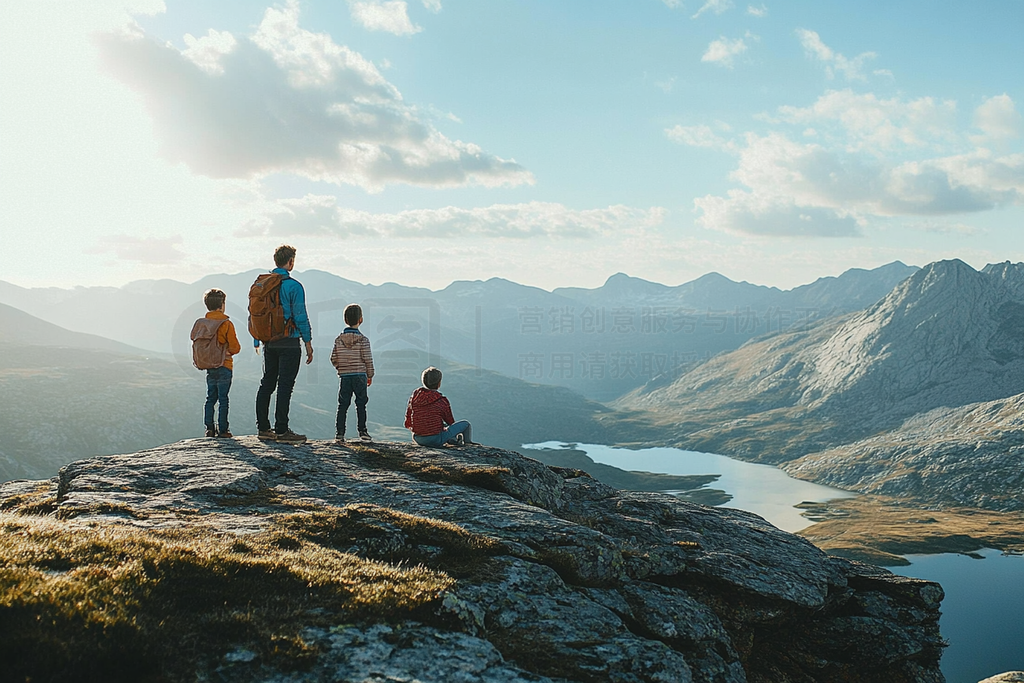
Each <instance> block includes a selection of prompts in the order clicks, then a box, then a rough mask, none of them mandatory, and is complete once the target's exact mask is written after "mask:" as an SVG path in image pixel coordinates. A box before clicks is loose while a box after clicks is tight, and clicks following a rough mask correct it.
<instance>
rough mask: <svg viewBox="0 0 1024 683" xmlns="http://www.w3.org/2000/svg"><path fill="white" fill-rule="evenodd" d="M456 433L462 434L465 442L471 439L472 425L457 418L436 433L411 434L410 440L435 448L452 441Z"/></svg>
mask: <svg viewBox="0 0 1024 683" xmlns="http://www.w3.org/2000/svg"><path fill="white" fill-rule="evenodd" d="M457 434H462V436H463V437H464V438H465V439H466V442H467V443H470V442H472V441H473V427H472V426H471V425H470V424H469V423H468V422H466V421H465V420H459V421H458V422H456V423H455V424H452V425H448V427H447V428H446V429H445V430H444V431H443V432H440V433H438V434H431V435H430V436H420V435H419V434H413V435H412V440H413V441H415V442H416V443H418V444H419V445H421V446H428V447H430V448H437V447H438V446H443V445H444V444H446V443H448V442H449V441H454V440H455V436H456V435H457Z"/></svg>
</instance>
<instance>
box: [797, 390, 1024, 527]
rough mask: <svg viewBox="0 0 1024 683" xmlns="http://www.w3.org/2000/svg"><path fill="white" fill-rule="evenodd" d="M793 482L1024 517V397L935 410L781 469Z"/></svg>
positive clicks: (1017, 396)
mask: <svg viewBox="0 0 1024 683" xmlns="http://www.w3.org/2000/svg"><path fill="white" fill-rule="evenodd" d="M782 469H784V470H785V471H786V472H788V473H789V474H790V476H793V477H797V478H800V479H810V480H813V481H816V482H819V483H822V484H828V485H830V486H836V487H839V488H843V489H847V490H850V491H859V492H861V493H872V494H878V495H885V496H892V497H895V498H913V499H914V500H916V501H918V502H923V503H930V504H933V505H942V506H949V505H957V506H968V507H973V508H984V509H988V510H998V511H1003V512H1006V511H1013V510H1024V394H1018V395H1016V396H1011V397H1010V398H1006V399H1000V400H997V401H987V402H983V403H973V404H971V405H966V406H961V407H958V408H936V409H935V410H932V411H929V412H927V413H923V414H921V415H917V416H915V417H912V418H910V419H909V420H907V421H906V422H904V423H903V424H902V425H901V426H900V427H899V428H897V429H894V430H892V431H889V432H885V433H883V434H879V435H878V436H874V437H871V438H868V439H864V440H862V441H857V442H855V443H852V444H847V445H845V446H838V447H836V448H831V449H828V450H826V451H823V452H820V453H813V454H811V455H807V456H804V457H802V458H800V459H798V460H794V461H792V462H788V463H786V464H785V465H783V466H782Z"/></svg>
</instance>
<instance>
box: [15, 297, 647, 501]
mask: <svg viewBox="0 0 1024 683" xmlns="http://www.w3.org/2000/svg"><path fill="white" fill-rule="evenodd" d="M8 311H11V312H12V313H10V314H9V315H8V316H7V317H6V318H4V320H12V321H14V322H16V323H17V325H16V327H15V328H14V331H16V332H17V334H18V335H19V336H18V338H25V337H28V338H30V339H31V338H32V335H33V334H35V333H38V332H40V331H42V332H44V333H45V334H46V335H47V340H48V341H49V342H51V343H55V342H67V341H72V342H73V341H76V340H83V343H90V344H93V345H96V346H100V347H104V346H109V347H110V348H112V349H121V348H130V347H125V346H124V345H121V344H118V343H116V342H111V341H109V340H104V339H102V338H97V337H92V336H88V335H81V334H79V333H72V332H68V331H67V330H62V329H61V328H58V327H56V326H53V325H51V324H49V323H45V322H43V321H41V320H38V319H35V318H33V317H32V316H29V315H28V314H26V313H23V312H20V311H14V309H9V308H7V307H4V308H3V309H0V315H7V312H8ZM9 336H13V335H9ZM376 360H377V368H378V377H377V381H376V382H375V383H374V385H373V386H372V387H371V389H370V403H369V406H368V414H369V425H370V429H371V431H372V432H373V433H374V434H375V435H377V436H380V437H384V436H387V437H389V438H393V439H408V438H409V434H408V431H406V430H405V429H404V427H403V423H404V418H405V408H406V402H407V400H408V397H409V394H410V393H411V392H412V390H413V389H414V388H415V387H416V386H418V385H419V373H420V371H421V370H422V368H423V367H426V365H427V364H428V363H429V362H437V363H439V364H440V367H441V368H442V369H443V370H444V373H445V376H444V387H443V390H444V392H445V394H446V395H447V396H448V397H449V398H450V399H451V401H452V404H453V406H454V409H455V414H456V416H457V417H459V418H460V419H462V418H464V419H469V420H470V421H471V422H472V423H473V425H474V428H475V434H476V436H477V437H478V438H480V439H481V440H484V441H485V442H486V443H489V444H493V445H499V446H503V447H510V448H511V447H518V446H519V445H520V444H521V441H519V439H521V438H522V435H523V434H527V435H528V437H527V438H528V440H545V439H570V440H579V441H588V442H589V441H596V442H599V443H616V442H621V441H641V440H644V439H646V438H649V437H650V435H651V434H653V433H657V427H655V426H653V425H651V424H650V423H649V422H648V421H646V420H645V418H644V416H642V415H631V414H629V413H628V412H626V413H616V412H613V411H611V410H610V409H608V408H607V407H605V406H603V405H601V404H598V403H594V402H592V401H588V400H587V399H585V398H583V397H581V396H579V395H578V394H575V393H574V392H572V391H571V390H569V389H567V388H565V387H558V386H550V385H540V384H532V383H529V382H524V381H522V380H519V379H516V378H513V377H506V376H503V375H500V374H499V373H495V372H493V371H490V370H484V369H478V368H474V367H471V366H466V365H463V364H458V363H452V362H450V361H448V360H447V359H443V358H435V359H431V358H430V357H429V356H428V355H427V354H425V353H422V352H420V353H412V354H410V353H409V352H408V351H406V352H402V353H395V352H384V353H381V354H378V355H377V358H376ZM260 374H261V367H260V364H259V357H257V356H255V355H254V354H253V352H252V351H251V350H248V349H245V350H243V352H242V353H241V354H239V356H237V357H236V362H235V376H234V380H233V383H232V388H231V394H230V406H231V407H230V418H231V420H230V422H231V429H232V431H233V432H234V433H235V434H239V435H242V434H252V433H255V418H254V416H253V413H254V401H255V394H256V389H257V387H258V385H259V379H260ZM337 394H338V382H337V376H336V374H335V372H334V370H333V368H332V369H331V371H330V372H329V373H324V372H322V371H318V370H317V367H316V366H303V368H302V370H300V374H299V377H298V381H297V382H296V386H295V392H294V394H293V397H292V409H291V425H292V427H293V428H294V429H295V430H297V431H299V432H301V433H305V434H308V435H309V436H310V437H312V438H332V437H333V436H334V432H335V414H336V410H337ZM205 397H206V383H205V374H204V373H203V372H200V371H198V370H195V369H194V368H193V367H191V365H190V364H185V365H182V364H181V363H178V362H172V361H170V360H168V359H167V358H164V357H152V356H144V355H141V354H135V353H131V354H129V353H122V352H119V351H117V350H107V349H105V348H71V347H66V346H45V345H42V344H36V343H34V341H33V342H32V343H31V344H28V343H19V344H15V343H9V342H3V341H0V481H3V480H9V479H19V478H26V477H40V476H45V475H46V473H48V472H53V471H55V470H56V469H57V468H59V467H61V466H62V465H64V464H66V463H67V462H69V461H70V460H73V459H76V458H81V457H88V456H92V455H101V454H111V453H124V452H130V451H133V450H140V449H143V448H151V447H153V446H157V445H160V444H164V443H170V442H173V441H177V440H180V439H182V438H188V437H190V436H195V435H197V434H200V433H202V429H203V405H204V402H205ZM354 414H355V409H354V408H350V410H349V419H350V424H354V422H353V421H354V419H355V417H354ZM350 433H351V431H350ZM620 475H621V476H626V477H627V478H628V477H630V476H631V475H629V474H628V473H620Z"/></svg>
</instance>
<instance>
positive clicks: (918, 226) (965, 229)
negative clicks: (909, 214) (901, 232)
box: [907, 219, 987, 237]
mask: <svg viewBox="0 0 1024 683" xmlns="http://www.w3.org/2000/svg"><path fill="white" fill-rule="evenodd" d="M907 227H908V228H910V229H911V230H918V231H920V232H927V233H930V234H933V235H960V236H962V237H973V236H975V235H981V234H985V233H986V232H987V231H986V230H982V229H981V228H978V227H975V226H973V225H968V224H967V223H962V222H959V221H945V220H934V219H932V220H924V221H912V222H910V223H907Z"/></svg>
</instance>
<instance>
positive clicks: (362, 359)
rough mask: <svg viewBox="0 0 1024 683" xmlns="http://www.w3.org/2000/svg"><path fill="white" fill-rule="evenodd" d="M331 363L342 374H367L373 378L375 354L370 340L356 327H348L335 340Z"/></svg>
mask: <svg viewBox="0 0 1024 683" xmlns="http://www.w3.org/2000/svg"><path fill="white" fill-rule="evenodd" d="M331 365H333V366H334V367H335V368H336V369H337V370H338V376H339V377H340V376H341V375H366V379H368V380H369V379H373V356H372V355H371V354H370V340H369V339H367V338H366V337H364V336H363V334H362V332H360V331H359V330H357V329H356V328H354V327H346V328H345V331H344V332H342V333H341V334H339V335H338V338H337V339H335V340H334V350H333V351H332V352H331Z"/></svg>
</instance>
